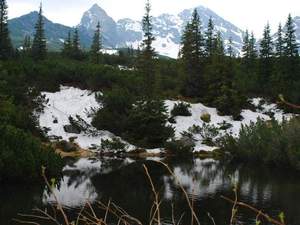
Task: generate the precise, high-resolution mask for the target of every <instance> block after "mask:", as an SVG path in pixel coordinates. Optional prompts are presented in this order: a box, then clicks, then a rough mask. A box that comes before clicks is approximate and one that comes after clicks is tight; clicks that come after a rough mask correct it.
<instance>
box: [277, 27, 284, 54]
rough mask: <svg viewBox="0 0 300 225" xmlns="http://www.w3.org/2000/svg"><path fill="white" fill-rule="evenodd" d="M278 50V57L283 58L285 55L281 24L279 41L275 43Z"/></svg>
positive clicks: (278, 35) (278, 33)
mask: <svg viewBox="0 0 300 225" xmlns="http://www.w3.org/2000/svg"><path fill="white" fill-rule="evenodd" d="M275 48H276V53H275V55H276V57H278V58H281V57H282V56H283V53H284V46H283V37H282V26H281V24H279V26H278V31H277V39H276V43H275Z"/></svg>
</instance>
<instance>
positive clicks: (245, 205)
mask: <svg viewBox="0 0 300 225" xmlns="http://www.w3.org/2000/svg"><path fill="white" fill-rule="evenodd" d="M221 198H223V199H224V200H226V201H228V202H231V203H233V204H234V203H235V201H233V200H231V199H230V198H227V197H224V196H221ZM236 205H239V206H242V207H244V208H248V209H250V210H251V211H253V212H255V213H257V214H259V215H261V216H262V217H264V218H265V219H266V220H267V221H268V222H270V223H272V224H276V225H285V223H281V222H279V221H277V220H275V219H273V218H272V217H270V216H269V215H268V214H266V213H263V212H262V211H261V210H258V209H256V208H254V207H253V206H251V205H248V204H246V203H243V202H239V201H237V202H236Z"/></svg>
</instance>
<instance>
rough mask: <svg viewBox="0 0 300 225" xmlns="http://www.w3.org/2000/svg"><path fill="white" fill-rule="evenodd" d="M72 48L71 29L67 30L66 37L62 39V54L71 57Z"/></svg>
mask: <svg viewBox="0 0 300 225" xmlns="http://www.w3.org/2000/svg"><path fill="white" fill-rule="evenodd" d="M72 48H73V43H72V35H71V31H69V32H68V37H67V39H66V40H65V41H64V45H63V49H62V55H63V56H65V57H71V56H72Z"/></svg>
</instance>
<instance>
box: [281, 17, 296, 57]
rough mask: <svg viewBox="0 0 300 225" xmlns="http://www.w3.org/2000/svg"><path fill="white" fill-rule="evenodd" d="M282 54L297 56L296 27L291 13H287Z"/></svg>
mask: <svg viewBox="0 0 300 225" xmlns="http://www.w3.org/2000/svg"><path fill="white" fill-rule="evenodd" d="M284 54H285V56H286V57H296V56H298V44H297V39H296V29H295V25H294V21H293V19H292V16H291V14H289V16H288V20H287V23H286V31H285V35H284Z"/></svg>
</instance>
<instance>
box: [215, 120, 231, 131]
mask: <svg viewBox="0 0 300 225" xmlns="http://www.w3.org/2000/svg"><path fill="white" fill-rule="evenodd" d="M218 125H219V129H220V130H228V129H230V128H231V127H232V124H231V123H228V122H226V121H225V120H224V121H223V122H222V123H218Z"/></svg>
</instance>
